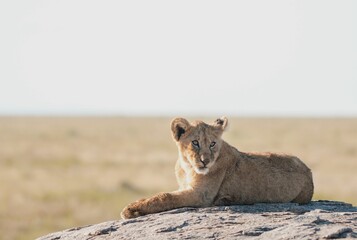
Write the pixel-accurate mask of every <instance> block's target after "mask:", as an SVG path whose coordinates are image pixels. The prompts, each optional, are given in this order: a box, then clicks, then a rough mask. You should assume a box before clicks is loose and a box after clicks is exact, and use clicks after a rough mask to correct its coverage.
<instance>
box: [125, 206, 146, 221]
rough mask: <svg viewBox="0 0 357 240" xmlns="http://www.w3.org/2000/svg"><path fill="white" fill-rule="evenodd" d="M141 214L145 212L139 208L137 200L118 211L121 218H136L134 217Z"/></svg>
mask: <svg viewBox="0 0 357 240" xmlns="http://www.w3.org/2000/svg"><path fill="white" fill-rule="evenodd" d="M143 215H145V214H144V213H143V212H142V211H141V210H140V205H139V204H138V202H134V203H131V204H129V205H128V206H126V207H125V208H124V209H123V211H122V212H121V213H120V216H121V217H122V218H123V219H129V218H136V217H140V216H143Z"/></svg>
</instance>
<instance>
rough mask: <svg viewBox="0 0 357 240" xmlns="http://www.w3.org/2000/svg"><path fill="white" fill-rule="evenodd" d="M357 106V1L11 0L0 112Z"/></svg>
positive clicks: (6, 11)
mask: <svg viewBox="0 0 357 240" xmlns="http://www.w3.org/2000/svg"><path fill="white" fill-rule="evenodd" d="M9 114H10V115H11V114H50V115H53V114H55V115H61V114H76V115H78V114H106V115H110V114H115V115H122V114H124V115H130V114H135V115H218V116H220V115H228V116H232V115H235V116H245V115H262V116H266V115H269V116H278V115H279V116H281V115H282V116H291V115H294V116H357V1H353V0H351V1H344V0H336V1H328V0H322V1H313V0H306V1H289V0H282V1H266V0H264V1H254V0H247V1H206V0H205V1H194V0H190V1H183V0H180V1H168V0H163V1H154V0H153V1H152V0H150V1H147V0H145V1H135V0H129V1H116V0H115V1H99V0H98V1H89V0H83V1H79V0H61V1H51V0H45V1H34V0H23V1H17V0H7V1H6V0H3V1H0V115H9Z"/></svg>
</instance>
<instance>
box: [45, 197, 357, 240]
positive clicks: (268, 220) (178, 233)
mask: <svg viewBox="0 0 357 240" xmlns="http://www.w3.org/2000/svg"><path fill="white" fill-rule="evenodd" d="M335 238H357V207H353V206H352V205H351V204H347V203H343V202H332V201H314V202H311V203H310V204H307V205H298V204H295V203H284V204H254V205H236V206H222V207H210V208H180V209H175V210H171V211H167V212H162V213H158V214H152V215H147V216H143V217H139V218H135V219H129V220H117V221H109V222H104V223H100V224H96V225H89V226H84V227H77V228H71V229H68V230H64V231H61V232H56V233H51V234H49V235H46V236H43V237H40V238H38V239H39V240H55V239H94V240H98V239H156V240H157V239H335Z"/></svg>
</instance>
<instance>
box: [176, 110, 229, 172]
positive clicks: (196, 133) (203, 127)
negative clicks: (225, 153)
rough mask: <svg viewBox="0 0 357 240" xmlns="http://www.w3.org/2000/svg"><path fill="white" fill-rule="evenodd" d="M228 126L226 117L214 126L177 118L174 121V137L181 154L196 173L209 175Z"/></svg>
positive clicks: (217, 121)
mask: <svg viewBox="0 0 357 240" xmlns="http://www.w3.org/2000/svg"><path fill="white" fill-rule="evenodd" d="M227 124H228V120H227V118H226V117H221V118H219V119H217V120H216V121H215V122H214V123H213V124H206V123H204V122H202V121H195V122H193V123H189V122H188V121H187V120H186V119H184V118H175V119H174V120H173V121H172V123H171V131H172V136H173V138H174V140H175V141H176V144H177V147H178V149H179V153H180V154H181V155H182V157H183V160H184V161H185V163H186V164H190V165H191V166H192V167H193V169H194V170H195V172H196V173H198V174H207V173H208V172H209V169H210V168H211V167H212V166H213V165H214V163H215V162H216V159H217V157H218V155H219V152H220V150H221V146H222V141H223V140H222V138H221V136H222V133H223V131H224V130H225V128H226V127H227Z"/></svg>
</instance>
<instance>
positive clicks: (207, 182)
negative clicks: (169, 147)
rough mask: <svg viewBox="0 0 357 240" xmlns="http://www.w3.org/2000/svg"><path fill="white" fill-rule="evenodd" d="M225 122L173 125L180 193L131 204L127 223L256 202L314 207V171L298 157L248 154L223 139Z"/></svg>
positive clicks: (124, 213) (126, 210) (178, 121)
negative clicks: (175, 212) (175, 211)
mask: <svg viewBox="0 0 357 240" xmlns="http://www.w3.org/2000/svg"><path fill="white" fill-rule="evenodd" d="M227 123H228V120H227V118H225V117H222V118H220V119H217V120H216V121H215V122H214V123H213V124H211V125H210V124H206V123H204V122H202V121H195V122H193V123H189V122H188V121H187V120H186V119H183V118H176V119H174V120H173V121H172V123H171V131H172V135H173V138H174V140H175V142H176V144H177V147H178V152H179V157H178V161H177V163H176V167H175V168H176V169H175V170H176V171H175V172H176V178H177V182H178V184H179V190H177V191H174V192H170V193H159V194H157V195H155V196H153V197H151V198H147V199H141V200H138V201H136V202H134V203H131V204H129V205H128V206H127V207H125V208H124V210H123V211H122V213H121V217H122V218H124V219H127V218H134V217H138V216H142V215H146V214H150V213H157V212H162V211H166V210H170V209H174V208H181V207H208V206H216V205H232V204H253V203H283V202H295V203H300V204H304V203H308V202H310V201H311V198H312V195H313V190H314V185H313V181H312V174H311V171H310V169H309V168H308V167H307V166H306V165H305V164H304V163H303V162H302V161H301V160H299V159H298V158H297V157H294V156H289V155H283V154H274V153H245V152H240V151H238V150H237V149H236V148H234V147H232V146H231V145H229V144H228V143H227V142H225V141H224V140H222V138H221V136H222V133H223V131H224V130H225V129H226V127H227Z"/></svg>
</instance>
